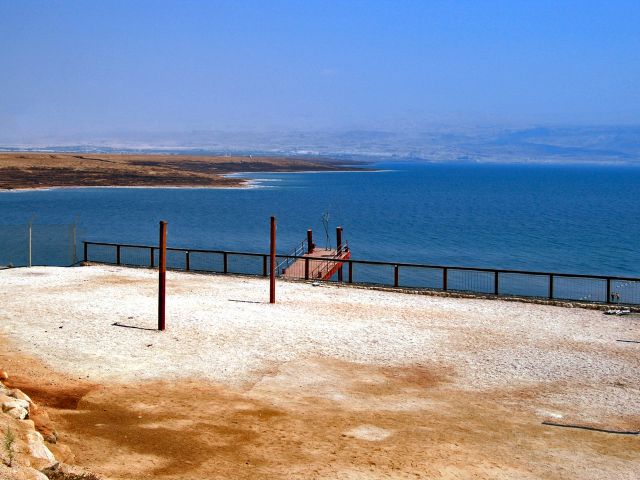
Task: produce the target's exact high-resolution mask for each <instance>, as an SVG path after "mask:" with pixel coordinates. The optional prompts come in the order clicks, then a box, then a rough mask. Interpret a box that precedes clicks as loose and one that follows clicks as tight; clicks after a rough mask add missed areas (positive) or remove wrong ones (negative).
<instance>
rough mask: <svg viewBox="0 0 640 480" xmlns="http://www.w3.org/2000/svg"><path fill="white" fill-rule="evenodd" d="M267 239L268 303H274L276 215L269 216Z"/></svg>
mask: <svg viewBox="0 0 640 480" xmlns="http://www.w3.org/2000/svg"><path fill="white" fill-rule="evenodd" d="M269 240H270V241H269V257H270V260H271V262H270V265H269V303H276V217H271V231H270V236H269Z"/></svg>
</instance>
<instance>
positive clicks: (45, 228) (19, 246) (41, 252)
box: [0, 223, 80, 268]
mask: <svg viewBox="0 0 640 480" xmlns="http://www.w3.org/2000/svg"><path fill="white" fill-rule="evenodd" d="M78 235H79V233H78V227H77V225H76V224H75V223H74V224H35V223H28V224H23V225H0V268H6V267H28V266H32V265H52V266H69V265H74V264H75V263H77V262H78V259H79V256H78V253H79V247H80V246H79V245H78V241H77V238H78Z"/></svg>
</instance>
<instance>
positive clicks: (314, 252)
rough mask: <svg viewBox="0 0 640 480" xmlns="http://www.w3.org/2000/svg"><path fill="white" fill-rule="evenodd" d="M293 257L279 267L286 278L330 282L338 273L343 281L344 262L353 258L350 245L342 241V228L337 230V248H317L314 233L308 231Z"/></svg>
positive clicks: (281, 274)
mask: <svg viewBox="0 0 640 480" xmlns="http://www.w3.org/2000/svg"><path fill="white" fill-rule="evenodd" d="M291 257H297V258H286V259H285V260H284V261H283V262H282V263H281V264H280V265H278V272H279V274H280V276H282V277H284V278H304V279H306V280H310V279H315V280H329V279H330V278H331V277H332V276H333V275H335V274H336V273H338V277H339V278H338V279H339V281H342V266H343V264H344V260H348V259H349V258H350V257H351V251H350V250H349V244H348V243H347V242H344V243H343V241H342V227H337V228H336V248H335V249H332V248H317V247H316V245H315V244H314V243H313V232H312V231H311V230H307V238H306V239H305V240H304V241H303V242H302V243H301V244H300V245H298V247H297V248H296V250H295V251H294V252H293V254H292V255H291Z"/></svg>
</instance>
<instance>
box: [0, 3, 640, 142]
mask: <svg viewBox="0 0 640 480" xmlns="http://www.w3.org/2000/svg"><path fill="white" fill-rule="evenodd" d="M0 38H1V39H2V47H1V48H0V68H1V70H0V71H1V72H2V73H1V74H0V132H1V133H0V140H2V139H3V138H4V139H11V138H27V139H28V138H29V136H34V137H35V136H41V135H53V136H55V135H74V134H76V133H78V134H82V133H87V132H88V133H91V132H94V133H95V132H102V133H104V132H111V131H114V132H116V131H145V132H180V131H189V130H228V131H251V130H263V131H264V130H271V129H277V130H283V131H286V130H321V129H354V128H363V129H366V128H383V129H390V130H393V129H403V128H414V127H415V128H421V127H422V126H424V125H429V124H445V125H459V124H468V125H494V124H497V125H529V124H552V125H559V124H574V125H575V124H609V125H615V124H640V2H639V1H638V0H631V1H600V2H595V1H589V0H581V1H562V0H556V1H542V0H536V1H517V0H505V1H480V0H476V1H455V2H454V1H428V0H422V1H415V2H412V1H388V2H386V1H374V0H369V1H366V2H365V1H363V2H359V1H337V0H336V1H310V0H305V1H202V2H188V1H175V2H168V1H149V2H146V1H131V0H129V1H123V2H118V1H78V2H71V1H43V2H32V1H23V0H21V1H14V0H0Z"/></svg>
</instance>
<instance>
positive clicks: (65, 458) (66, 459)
mask: <svg viewBox="0 0 640 480" xmlns="http://www.w3.org/2000/svg"><path fill="white" fill-rule="evenodd" d="M48 448H49V450H51V453H53V455H54V456H55V457H56V460H58V461H59V462H63V463H74V462H75V461H76V456H75V455H74V454H73V452H72V451H71V449H70V448H69V447H68V446H67V445H64V444H62V443H56V444H55V445H49V446H48Z"/></svg>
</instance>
